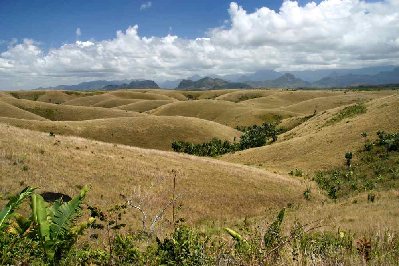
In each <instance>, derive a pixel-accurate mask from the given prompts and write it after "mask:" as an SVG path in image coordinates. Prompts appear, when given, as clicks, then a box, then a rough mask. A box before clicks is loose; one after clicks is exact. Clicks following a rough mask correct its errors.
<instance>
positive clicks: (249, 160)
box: [223, 94, 399, 173]
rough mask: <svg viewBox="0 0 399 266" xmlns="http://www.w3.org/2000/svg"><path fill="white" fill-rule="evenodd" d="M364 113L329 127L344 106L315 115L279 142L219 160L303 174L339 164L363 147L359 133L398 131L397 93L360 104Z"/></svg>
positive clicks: (281, 137)
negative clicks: (351, 152)
mask: <svg viewBox="0 0 399 266" xmlns="http://www.w3.org/2000/svg"><path fill="white" fill-rule="evenodd" d="M364 105H365V107H366V113H364V114H358V115H356V116H354V117H351V118H346V119H343V120H341V121H337V122H335V123H333V124H330V123H329V121H331V119H332V118H334V117H336V116H337V115H339V114H340V112H341V111H342V110H343V108H344V107H337V108H334V109H330V110H327V111H324V112H323V113H320V114H317V115H315V116H314V117H312V118H311V119H309V120H307V121H306V122H304V123H302V124H300V125H299V126H297V127H295V128H294V129H293V130H291V131H288V132H286V133H284V134H283V135H281V136H280V140H279V141H278V142H277V143H275V144H273V145H267V146H264V147H260V148H254V149H249V150H245V151H242V152H238V153H235V154H229V155H225V156H224V157H223V160H226V161H230V162H236V163H243V164H250V165H257V166H260V167H262V168H266V169H269V170H277V171H280V172H282V173H288V172H289V171H290V170H293V169H295V168H298V169H302V170H304V171H306V172H309V173H310V172H314V171H317V170H321V169H329V168H331V167H334V166H338V165H342V164H343V162H344V155H345V152H347V151H355V150H357V149H359V148H360V147H361V146H362V145H363V144H364V139H362V137H361V133H362V132H367V133H368V134H369V135H370V136H373V137H375V136H376V135H375V134H376V132H377V131H379V130H384V131H387V132H393V131H397V129H398V128H399V117H398V115H397V114H398V113H399V96H398V95H397V94H394V95H390V96H385V97H381V98H378V99H374V100H371V101H369V102H367V103H366V104H364Z"/></svg>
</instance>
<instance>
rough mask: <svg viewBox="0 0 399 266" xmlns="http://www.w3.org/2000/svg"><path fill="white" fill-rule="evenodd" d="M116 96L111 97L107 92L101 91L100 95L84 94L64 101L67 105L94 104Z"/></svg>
mask: <svg viewBox="0 0 399 266" xmlns="http://www.w3.org/2000/svg"><path fill="white" fill-rule="evenodd" d="M114 98H115V97H110V95H108V94H106V93H101V94H98V95H90V94H88V95H82V96H81V97H78V98H76V99H73V100H70V101H66V102H64V104H65V105H75V106H93V105H95V104H96V103H99V102H102V101H106V100H110V99H114Z"/></svg>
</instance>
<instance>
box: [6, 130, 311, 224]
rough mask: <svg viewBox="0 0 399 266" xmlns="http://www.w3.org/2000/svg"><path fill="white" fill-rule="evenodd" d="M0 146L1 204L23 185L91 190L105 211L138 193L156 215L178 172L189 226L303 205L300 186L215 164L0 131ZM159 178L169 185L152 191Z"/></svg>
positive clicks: (131, 215) (91, 197)
mask: <svg viewBox="0 0 399 266" xmlns="http://www.w3.org/2000/svg"><path fill="white" fill-rule="evenodd" d="M0 144H1V145H0V179H1V184H2V186H1V188H0V193H1V194H2V196H4V195H8V193H10V192H17V191H19V190H20V189H22V187H24V186H26V185H31V186H37V187H40V191H55V192H62V193H66V194H68V195H74V194H76V193H77V192H78V191H79V188H78V187H79V186H81V185H85V184H88V185H90V187H91V191H90V193H89V194H88V198H87V202H88V203H89V204H92V205H96V206H100V207H103V208H106V207H110V206H112V205H113V204H116V203H122V202H123V201H124V200H126V198H131V197H134V196H135V195H137V191H138V188H141V189H142V190H143V191H147V192H148V193H149V194H150V196H151V197H152V199H153V201H152V204H153V205H151V206H146V209H147V210H148V211H149V212H150V211H151V210H153V211H155V210H156V211H158V210H159V209H160V207H161V206H162V205H160V204H161V203H162V202H165V200H166V201H167V200H168V199H169V198H170V196H171V192H170V189H171V187H172V182H171V181H172V180H171V178H172V171H177V173H178V174H177V194H179V195H182V199H181V200H180V201H179V203H182V204H183V208H182V210H181V211H179V214H178V215H179V217H184V218H185V219H187V220H188V222H190V223H191V222H199V221H207V220H214V221H224V220H231V219H239V218H243V217H246V216H249V217H251V216H260V215H263V214H264V213H266V212H267V211H268V210H269V209H270V208H273V209H275V208H280V207H283V206H286V205H287V204H288V203H300V202H304V200H303V199H302V191H303V189H304V186H303V185H302V184H301V183H300V182H299V181H296V180H294V179H291V178H286V177H283V176H279V175H276V174H272V173H269V172H266V171H263V170H259V169H255V168H251V167H247V166H242V165H235V164H231V163H227V162H222V161H218V160H213V159H207V158H198V157H194V156H188V155H182V154H177V153H173V152H163V151H157V150H146V149H140V148H133V147H127V146H123V145H118V146H116V145H112V144H106V143H101V142H96V141H91V140H87V139H82V138H76V137H64V136H58V135H57V136H56V137H50V136H49V135H48V134H46V133H40V132H35V131H29V130H25V129H18V128H15V127H12V126H6V125H5V124H1V123H0ZM160 177H164V178H165V182H163V183H162V185H161V186H155V188H156V190H151V189H149V185H150V183H151V182H153V181H155V180H156V179H159V178H160ZM1 202H2V204H4V200H2V201H1ZM150 213H151V212H150ZM134 214H135V212H133V211H132V213H130V211H129V213H128V217H129V219H130V220H133V219H134V220H135V221H137V222H138V219H137V218H135V215H134ZM167 215H168V218H170V217H169V216H170V214H169V212H168V213H167ZM133 223H134V222H133Z"/></svg>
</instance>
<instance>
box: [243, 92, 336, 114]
mask: <svg viewBox="0 0 399 266" xmlns="http://www.w3.org/2000/svg"><path fill="white" fill-rule="evenodd" d="M337 93H339V92H332V91H286V90H266V91H265V92H264V94H265V96H263V97H258V98H254V99H249V100H245V101H242V103H243V104H247V105H250V106H253V107H255V108H267V109H270V108H283V107H286V106H289V105H291V104H295V103H299V102H303V101H306V100H309V99H313V98H317V97H327V96H333V95H335V94H337ZM241 97H245V94H244V96H241Z"/></svg>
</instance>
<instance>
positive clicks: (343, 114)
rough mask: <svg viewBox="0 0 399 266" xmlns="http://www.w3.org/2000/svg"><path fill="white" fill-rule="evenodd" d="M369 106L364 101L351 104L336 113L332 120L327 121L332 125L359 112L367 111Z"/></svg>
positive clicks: (327, 123)
mask: <svg viewBox="0 0 399 266" xmlns="http://www.w3.org/2000/svg"><path fill="white" fill-rule="evenodd" d="M366 111H367V108H366V106H365V105H364V104H363V103H358V104H355V105H351V106H348V107H345V108H344V109H342V110H341V111H340V112H339V113H338V114H336V115H334V116H333V117H332V118H331V119H330V120H328V121H327V122H326V125H327V126H328V125H332V124H335V123H338V122H339V121H342V120H344V119H346V118H351V117H354V116H356V115H359V114H364V113H366Z"/></svg>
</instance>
